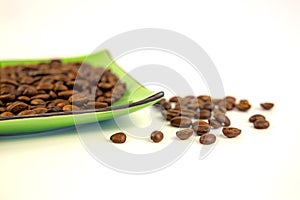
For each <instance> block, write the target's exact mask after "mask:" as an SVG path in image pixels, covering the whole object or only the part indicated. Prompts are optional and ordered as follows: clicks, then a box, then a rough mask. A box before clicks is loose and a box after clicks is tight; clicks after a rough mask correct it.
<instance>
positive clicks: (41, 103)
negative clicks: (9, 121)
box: [30, 99, 46, 105]
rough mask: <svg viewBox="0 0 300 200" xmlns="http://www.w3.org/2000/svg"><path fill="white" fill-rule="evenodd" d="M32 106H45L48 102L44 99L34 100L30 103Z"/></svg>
mask: <svg viewBox="0 0 300 200" xmlns="http://www.w3.org/2000/svg"><path fill="white" fill-rule="evenodd" d="M30 104H31V105H45V104H46V102H45V101H44V100H43V99H33V100H31V101H30Z"/></svg>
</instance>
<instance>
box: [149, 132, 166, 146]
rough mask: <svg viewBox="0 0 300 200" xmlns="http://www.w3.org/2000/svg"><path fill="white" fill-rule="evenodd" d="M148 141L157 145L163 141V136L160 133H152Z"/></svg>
mask: <svg viewBox="0 0 300 200" xmlns="http://www.w3.org/2000/svg"><path fill="white" fill-rule="evenodd" d="M150 139H151V140H152V141H153V142H155V143H158V142H160V141H162V140H163V139H164V134H163V133H162V132H161V131H153V132H152V133H151V136H150Z"/></svg>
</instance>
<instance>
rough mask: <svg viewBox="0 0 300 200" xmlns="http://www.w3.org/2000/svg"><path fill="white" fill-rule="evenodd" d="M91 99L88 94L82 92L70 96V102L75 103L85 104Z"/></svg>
mask: <svg viewBox="0 0 300 200" xmlns="http://www.w3.org/2000/svg"><path fill="white" fill-rule="evenodd" d="M88 101H89V99H88V98H87V97H86V95H84V94H82V93H77V94H73V95H72V96H70V97H69V102H70V103H72V104H74V105H83V104H85V103H87V102H88Z"/></svg>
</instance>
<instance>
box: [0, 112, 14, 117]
mask: <svg viewBox="0 0 300 200" xmlns="http://www.w3.org/2000/svg"><path fill="white" fill-rule="evenodd" d="M0 116H1V117H8V116H14V114H13V113H12V112H3V113H1V115H0Z"/></svg>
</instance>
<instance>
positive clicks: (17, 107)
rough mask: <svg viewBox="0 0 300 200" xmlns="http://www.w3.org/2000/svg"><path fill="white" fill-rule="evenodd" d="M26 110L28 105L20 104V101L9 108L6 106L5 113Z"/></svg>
mask: <svg viewBox="0 0 300 200" xmlns="http://www.w3.org/2000/svg"><path fill="white" fill-rule="evenodd" d="M26 109H28V104H26V103H24V102H21V101H16V102H14V103H12V104H10V105H9V106H7V111H8V112H12V113H15V114H17V113H19V112H21V111H23V110H26Z"/></svg>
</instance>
